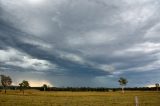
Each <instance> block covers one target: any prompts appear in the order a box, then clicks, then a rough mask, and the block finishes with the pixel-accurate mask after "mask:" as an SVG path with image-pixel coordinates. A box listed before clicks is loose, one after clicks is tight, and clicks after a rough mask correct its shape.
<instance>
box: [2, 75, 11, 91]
mask: <svg viewBox="0 0 160 106" xmlns="http://www.w3.org/2000/svg"><path fill="white" fill-rule="evenodd" d="M0 76H1V83H2V86H3V87H4V89H5V93H6V89H7V87H8V86H10V85H11V84H12V79H11V77H10V76H5V75H0Z"/></svg>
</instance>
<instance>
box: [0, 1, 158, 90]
mask: <svg viewBox="0 0 160 106" xmlns="http://www.w3.org/2000/svg"><path fill="white" fill-rule="evenodd" d="M159 4H160V2H159V1H157V0H141V1H139V0H134V1H133V0H132V1H131V0H121V1H117V0H112V1H110V0H76V1H74V0H67V1H66V0H21V1H17V0H12V1H11V0H0V63H1V65H0V70H3V71H2V73H5V74H7V73H8V74H9V73H10V72H12V71H15V70H23V71H19V72H20V73H21V76H19V77H21V78H23V77H24V76H25V75H24V74H22V73H27V75H28V76H29V75H30V74H33V73H35V74H37V75H39V74H42V76H43V77H44V80H47V81H49V82H50V83H51V84H52V85H56V86H108V87H110V86H111V87H117V86H118V84H117V80H118V78H119V77H121V76H124V77H126V78H128V80H129V82H132V84H130V85H129V86H147V85H152V84H153V83H157V82H159V81H160V79H159V78H158V76H157V75H159V73H160V72H159V71H158V70H159V69H160V67H159V66H160V62H159V57H160V49H159V47H160V44H159V41H160V37H159V36H158V34H159V29H160V13H159V12H158V11H159V9H160V6H159ZM38 72H41V73H38ZM151 73H152V74H151ZM154 73H155V74H154ZM148 75H151V76H150V77H148ZM16 76H17V75H16V74H12V77H14V78H15V79H16ZM35 76H36V75H35ZM35 76H34V77H32V78H31V79H32V80H34V79H35V80H37V79H39V77H42V76H37V77H35ZM25 78H27V76H26V77H25ZM135 78H138V79H140V80H141V83H138V84H137V82H136V81H135ZM147 78H149V79H147ZM17 80H18V78H17ZM146 80H151V81H150V82H146ZM106 83H108V84H106Z"/></svg>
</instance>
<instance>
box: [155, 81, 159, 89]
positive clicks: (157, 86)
mask: <svg viewBox="0 0 160 106" xmlns="http://www.w3.org/2000/svg"><path fill="white" fill-rule="evenodd" d="M155 86H156V88H157V91H158V88H159V84H158V83H156V84H155Z"/></svg>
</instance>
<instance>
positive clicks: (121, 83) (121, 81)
mask: <svg viewBox="0 0 160 106" xmlns="http://www.w3.org/2000/svg"><path fill="white" fill-rule="evenodd" d="M118 82H119V84H120V85H121V87H122V93H124V87H125V86H126V84H127V83H128V81H127V79H125V78H123V77H120V78H119V80H118Z"/></svg>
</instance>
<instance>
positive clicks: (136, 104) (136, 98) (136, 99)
mask: <svg viewBox="0 0 160 106" xmlns="http://www.w3.org/2000/svg"><path fill="white" fill-rule="evenodd" d="M138 104H139V103H138V97H137V96H135V106H138Z"/></svg>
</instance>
